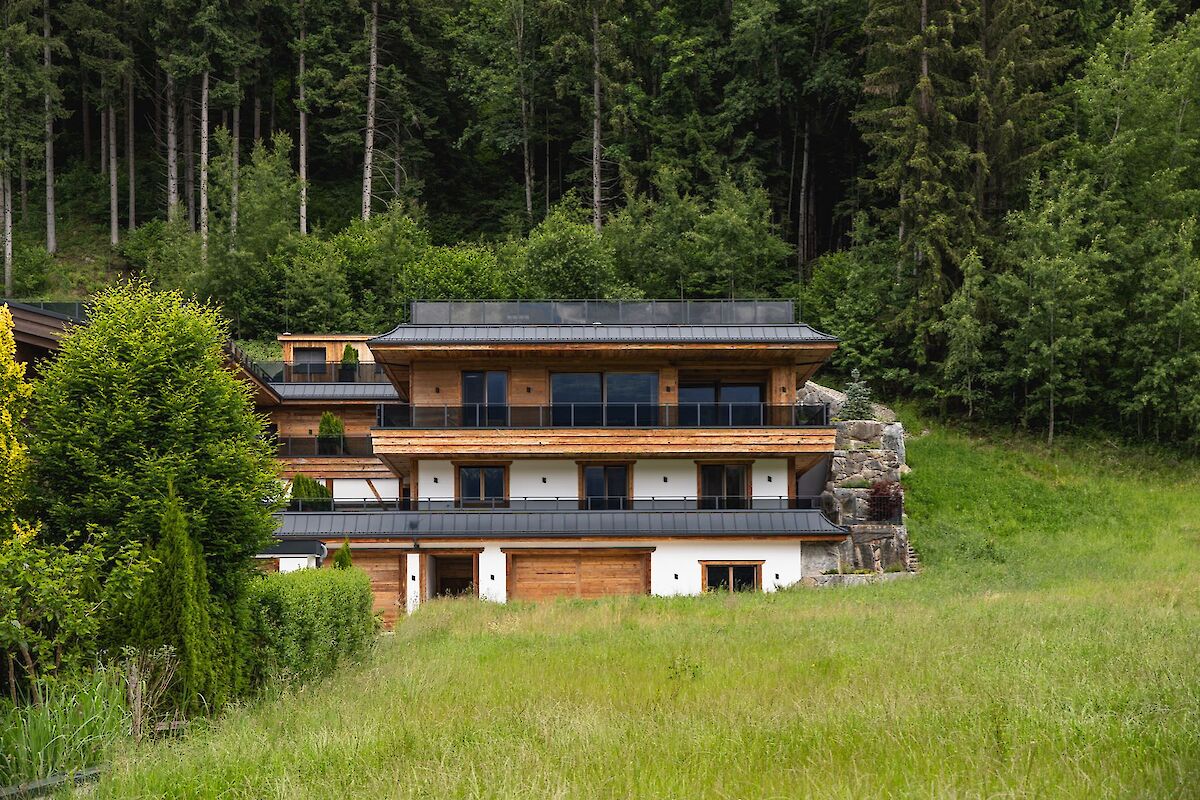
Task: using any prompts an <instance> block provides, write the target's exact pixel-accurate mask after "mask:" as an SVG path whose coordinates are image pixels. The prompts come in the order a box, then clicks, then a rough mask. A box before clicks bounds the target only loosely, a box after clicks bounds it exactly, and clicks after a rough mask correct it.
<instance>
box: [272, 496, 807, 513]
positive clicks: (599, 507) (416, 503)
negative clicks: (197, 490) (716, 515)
mask: <svg viewBox="0 0 1200 800" xmlns="http://www.w3.org/2000/svg"><path fill="white" fill-rule="evenodd" d="M820 508H821V498H820V497H734V496H728V495H721V496H712V497H694V496H693V497H623V496H622V497H585V498H582V499H581V498H579V497H506V498H484V499H479V498H475V499H460V500H455V499H446V500H434V499H429V498H421V499H420V500H404V499H400V500H378V499H375V498H369V499H363V498H355V499H340V498H339V499H334V498H319V499H304V498H293V499H291V500H289V501H288V505H287V510H288V511H751V510H753V511H786V510H789V509H818V510H819V509H820Z"/></svg>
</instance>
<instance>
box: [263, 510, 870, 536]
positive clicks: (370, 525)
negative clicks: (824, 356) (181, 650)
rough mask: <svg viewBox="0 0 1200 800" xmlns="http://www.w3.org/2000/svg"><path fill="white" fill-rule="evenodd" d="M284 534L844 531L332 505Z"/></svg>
mask: <svg viewBox="0 0 1200 800" xmlns="http://www.w3.org/2000/svg"><path fill="white" fill-rule="evenodd" d="M276 517H277V518H278V519H279V522H280V527H279V530H278V531H277V534H276V535H278V536H279V537H281V538H288V537H313V536H372V537H380V538H389V537H391V538H403V539H408V538H412V537H414V536H417V537H421V536H435V537H457V538H471V539H481V538H482V539H505V538H512V537H516V536H520V537H529V536H533V537H554V536H583V535H589V536H627V537H631V538H637V537H640V538H652V537H655V536H708V537H725V536H729V537H746V536H755V535H767V536H778V535H801V536H802V535H812V536H844V535H846V534H847V533H848V530H847V529H846V528H844V527H842V526H841V525H835V524H833V523H832V522H830V521H829V519H828V518H827V517H826V516H825V515H824V514H823V513H821V512H820V511H819V510H816V509H794V510H792V509H788V510H763V511H432V512H423V511H341V512H339V511H333V512H284V513H280V514H277V515H276Z"/></svg>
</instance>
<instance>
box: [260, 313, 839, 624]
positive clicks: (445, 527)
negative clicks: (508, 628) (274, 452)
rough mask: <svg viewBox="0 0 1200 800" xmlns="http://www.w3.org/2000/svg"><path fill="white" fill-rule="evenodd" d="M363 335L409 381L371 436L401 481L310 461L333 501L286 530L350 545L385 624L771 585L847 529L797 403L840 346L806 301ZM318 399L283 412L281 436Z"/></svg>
mask: <svg viewBox="0 0 1200 800" xmlns="http://www.w3.org/2000/svg"><path fill="white" fill-rule="evenodd" d="M366 345H367V347H368V348H369V349H370V352H371V354H372V361H373V363H374V365H375V366H376V371H375V372H373V373H372V375H378V374H380V373H381V374H382V375H384V376H386V377H387V379H388V380H389V381H390V384H389V388H392V389H394V392H395V397H394V399H388V400H381V401H380V402H379V403H378V405H377V406H376V408H375V420H374V425H373V426H372V427H371V429H370V431H369V435H370V450H371V454H372V457H373V458H374V459H377V460H378V461H377V464H376V465H375V466H373V467H372V469H380V468H383V469H386V470H387V471H388V472H389V474H390V475H391V476H393V477H392V480H393V481H394V483H393V484H388V486H389V491H388V492H387V493H386V495H385V494H384V493H383V492H380V493H379V495H380V496H378V497H375V496H374V495H373V494H372V495H367V494H366V493H364V492H363V491H362V490H361V486H360V485H359V484H357V483H356V484H354V485H353V486H347V487H346V489H345V490H340V489H339V485H340V483H341V482H342V481H353V480H356V478H354V477H352V476H350V475H349V474H348V473H347V472H346V471H344V470H342V469H341V468H340V467H339V466H337V457H327V458H320V457H315V458H306V459H304V461H303V463H298V462H296V461H295V460H294V455H293V464H295V466H296V467H297V468H299V469H303V470H304V471H305V472H307V473H308V474H310V475H314V476H317V477H322V478H330V479H331V484H332V490H333V500H332V502H329V501H320V502H316V503H313V502H309V503H307V504H306V503H305V502H304V501H298V502H296V503H294V504H293V506H292V510H289V511H287V512H285V513H283V514H282V515H281V528H280V538H281V539H282V540H283V541H285V542H287V541H308V540H314V539H319V540H320V541H322V542H324V544H325V545H326V546H327V547H336V546H338V545H339V544H340V543H341V542H343V541H348V542H349V543H350V546H351V548H352V550H353V554H354V560H355V563H356V564H357V565H358V566H360V567H363V568H364V569H366V570H367V571H368V572H369V573H370V574H371V575H372V578H373V580H374V582H375V586H376V602H377V607H378V609H379V610H380V611H381V612H383V613H384V615H385V617H387V618H391V617H392V616H393V615H394V614H396V613H399V612H400V611H401V610H409V611H411V610H412V609H413V608H415V607H416V606H417V605H419V604H420V603H421V602H423V601H424V600H426V599H428V598H431V597H436V596H439V595H447V594H461V593H464V592H465V593H470V594H478V595H479V596H480V597H484V598H488V599H491V600H496V601H505V600H509V599H522V600H524V599H541V598H547V597H559V596H567V597H598V596H602V595H607V594H627V593H652V594H660V595H671V594H691V593H698V592H702V591H706V590H712V589H734V590H763V591H771V590H773V589H776V588H779V587H783V586H788V585H790V584H793V583H796V582H797V581H799V580H800V579H801V578H802V577H804V576H805V575H807V574H810V573H811V572H813V571H815V570H817V569H819V568H823V567H824V566H827V564H828V560H827V556H826V553H827V551H828V547H829V544H830V543H832V542H840V541H842V540H844V539H845V538H846V536H847V530H846V529H845V528H843V527H841V526H838V525H835V524H833V523H832V522H830V521H829V519H827V518H826V516H825V515H824V514H823V513H822V511H821V507H820V501H819V499H818V498H817V496H818V495H820V493H821V491H822V489H823V488H824V486H825V483H826V480H827V474H828V461H829V456H830V454H831V453H832V451H833V448H834V429H833V427H832V426H831V423H830V420H829V418H828V409H827V408H826V407H825V406H823V405H799V404H797V402H796V397H797V388H798V387H799V386H802V385H803V384H804V382H805V381H806V380H807V379H808V378H809V377H810V376H811V375H812V374H813V373H814V372H815V371H816V370H817V369H818V368H819V367H820V366H821V364H822V363H824V361H825V360H826V359H827V358H828V357H829V355H830V354H831V353H832V352H833V350H834V348H835V347H836V346H837V340H836V339H834V338H833V337H831V336H827V335H825V334H822V333H820V332H818V331H815V330H813V329H812V328H810V327H809V326H807V325H804V324H800V323H797V322H796V321H795V318H794V309H793V306H792V303H790V302H786V301H769V302H757V301H755V302H748V301H710V302H704V301H694V302H678V301H667V302H664V301H658V302H596V301H588V302H480V303H459V302H443V303H434V302H420V303H414V304H413V307H412V313H411V321H409V322H407V323H404V324H401V325H399V326H397V327H396V328H395V329H394V330H392V331H390V332H388V333H386V334H384V335H382V336H377V337H375V338H373V339H369V340H367V341H366ZM294 346H298V344H294ZM295 352H296V351H295V350H293V353H295ZM360 363H365V362H360ZM293 368H294V366H293ZM327 368H328V369H332V368H333V365H329V366H328V367H327ZM306 380H307V378H306ZM305 385H306V386H308V387H309V389H310V390H311V389H312V387H313V386H316V385H321V386H323V387H324V390H323V391H328V392H329V393H328V394H324V395H321V396H322V397H325V398H328V400H327V402H333V398H334V397H335V396H338V395H339V393H340V392H342V391H348V390H349V389H350V388H352V387H350V386H347V385H345V384H339V383H330V384H305ZM335 387H338V388H337V389H336V391H335V390H334V389H335ZM357 399H358V397H357V396H356V400H357ZM339 402H343V401H339ZM318 407H319V403H317V402H316V400H315V397H314V405H313V406H312V412H311V413H309V414H307V415H294V416H292V418H291V420H288V419H287V418H286V417H281V416H280V413H286V412H279V413H276V414H274V415H273V417H274V418H275V419H278V420H279V422H278V423H277V424H278V426H279V434H280V437H281V444H282V443H284V442H288V441H289V434H292V433H293V432H294V428H295V426H296V422H297V421H299V427H300V428H307V431H306V433H307V434H308V435H311V433H312V420H313V419H314V418H315V417H314V416H313V415H315V414H316V410H317V408H318ZM359 413H361V412H359ZM289 416H290V415H289ZM347 429H348V430H349V427H348V428H347ZM364 432H365V430H364ZM293 454H294V450H293ZM346 457H347V458H348V457H349V455H347V456H346ZM322 470H327V472H326V473H324V474H322V472H321V471H322ZM343 476H345V477H343ZM392 486H394V487H395V488H394V490H392V489H391V487H392Z"/></svg>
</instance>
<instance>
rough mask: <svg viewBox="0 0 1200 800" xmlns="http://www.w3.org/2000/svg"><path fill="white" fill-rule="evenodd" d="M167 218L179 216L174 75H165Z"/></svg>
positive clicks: (172, 218)
mask: <svg viewBox="0 0 1200 800" xmlns="http://www.w3.org/2000/svg"><path fill="white" fill-rule="evenodd" d="M165 112H166V116H167V219H168V220H172V221H173V220H174V219H175V218H176V217H178V216H179V135H178V133H177V132H176V129H175V121H176V117H175V76H173V75H171V74H169V73H168V75H167V100H166V109H165Z"/></svg>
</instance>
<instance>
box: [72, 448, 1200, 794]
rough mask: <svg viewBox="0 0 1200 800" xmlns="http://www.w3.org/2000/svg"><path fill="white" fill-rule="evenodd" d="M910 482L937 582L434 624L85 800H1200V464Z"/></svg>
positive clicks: (403, 628) (117, 776) (999, 470)
mask: <svg viewBox="0 0 1200 800" xmlns="http://www.w3.org/2000/svg"><path fill="white" fill-rule="evenodd" d="M909 460H910V463H911V464H912V465H913V467H914V469H915V470H916V471H915V472H914V473H913V475H912V476H910V477H911V481H910V491H909V506H910V507H909V510H910V515H911V527H912V530H913V538H914V541H915V542H916V544H917V546H918V547H919V548H920V550H921V554H922V558H923V561H924V563H925V570H924V573H923V574H922V575H921V576H920V577H919V578H918V579H915V580H910V581H903V582H898V583H894V584H890V585H881V586H875V587H866V588H857V589H841V590H799V591H792V592H785V593H780V594H775V595H759V596H734V597H729V596H725V597H714V596H709V597H701V598H681V599H655V598H637V599H624V600H614V601H611V602H596V603H560V604H553V605H543V606H536V607H535V606H521V607H518V606H493V605H488V604H483V603H476V602H467V601H446V602H437V603H431V604H429V605H427V606H425V607H424V608H422V610H421V611H420V612H419V613H418V614H416V615H415V616H413V617H412V618H411V619H409V620H407V621H405V622H404V623H403V624H401V625H400V626H399V628H398V630H397V632H396V634H395V635H394V636H391V637H388V638H386V639H385V640H384V641H383V642H382V643H381V644H380V646H379V648H378V650H377V652H376V653H375V655H374V656H373V657H372V658H371V659H370V660H369V662H368V663H366V664H364V665H362V666H361V667H358V668H355V669H350V670H347V671H345V672H343V673H342V674H339V675H338V676H337V678H336V680H332V681H330V682H328V683H326V684H324V685H321V686H317V687H309V688H307V689H302V690H299V691H296V692H294V693H289V694H286V695H285V696H283V697H281V698H279V699H277V700H271V701H267V702H263V703H260V704H257V705H255V706H254V707H252V708H248V709H242V710H238V711H234V712H231V713H229V714H228V715H226V717H225V718H223V719H221V720H219V721H217V722H215V723H213V724H212V725H211V727H210V728H208V729H206V730H200V731H196V732H194V733H193V734H191V735H189V736H188V737H187V738H186V739H184V740H182V741H179V742H172V743H163V744H159V745H156V746H154V747H151V748H148V749H143V750H141V751H134V752H129V753H127V754H124V755H121V756H118V757H117V758H116V759H115V760H114V769H113V771H112V772H111V773H110V774H109V776H108V777H107V778H106V779H105V780H104V782H103V783H101V784H100V785H99V786H98V787H96V788H95V789H89V790H87V794H89V795H91V794H94V795H96V796H101V797H122V798H124V797H159V796H169V797H214V798H215V797H222V798H233V797H238V798H337V799H338V800H345V799H346V798H356V797H410V796H411V797H429V798H448V797H496V798H573V797H613V798H626V797H644V798H683V797H719V798H746V797H763V798H797V797H821V798H870V797H922V798H924V797H937V798H975V797H978V798H1010V797H1021V798H1026V797H1028V798H1034V797H1037V798H1060V797H1072V798H1104V797H1147V798H1162V797H1181V798H1182V797H1196V796H1198V795H1200V477H1198V473H1200V470H1198V469H1197V466H1198V465H1197V463H1196V462H1195V461H1182V460H1180V461H1169V460H1166V459H1163V458H1161V457H1159V458H1156V457H1154V456H1152V455H1148V454H1144V453H1139V452H1134V451H1130V450H1127V449H1118V448H1115V447H1114V446H1112V445H1109V444H1105V445H1103V446H1101V445H1097V446H1095V447H1092V448H1087V447H1083V446H1075V447H1074V448H1072V449H1070V450H1068V451H1066V452H1061V451H1060V453H1058V454H1057V455H1056V456H1055V457H1048V456H1047V455H1046V454H1045V453H1042V452H1040V451H1039V450H1037V449H1036V448H1035V447H1033V446H1031V445H1028V444H1022V443H993V444H983V443H978V442H973V441H970V440H968V439H967V438H965V437H964V436H962V435H960V434H956V433H950V432H946V431H942V430H937V431H935V432H934V433H931V434H928V435H924V436H921V437H919V438H916V439H914V440H912V441H911V442H910V457H909Z"/></svg>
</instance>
